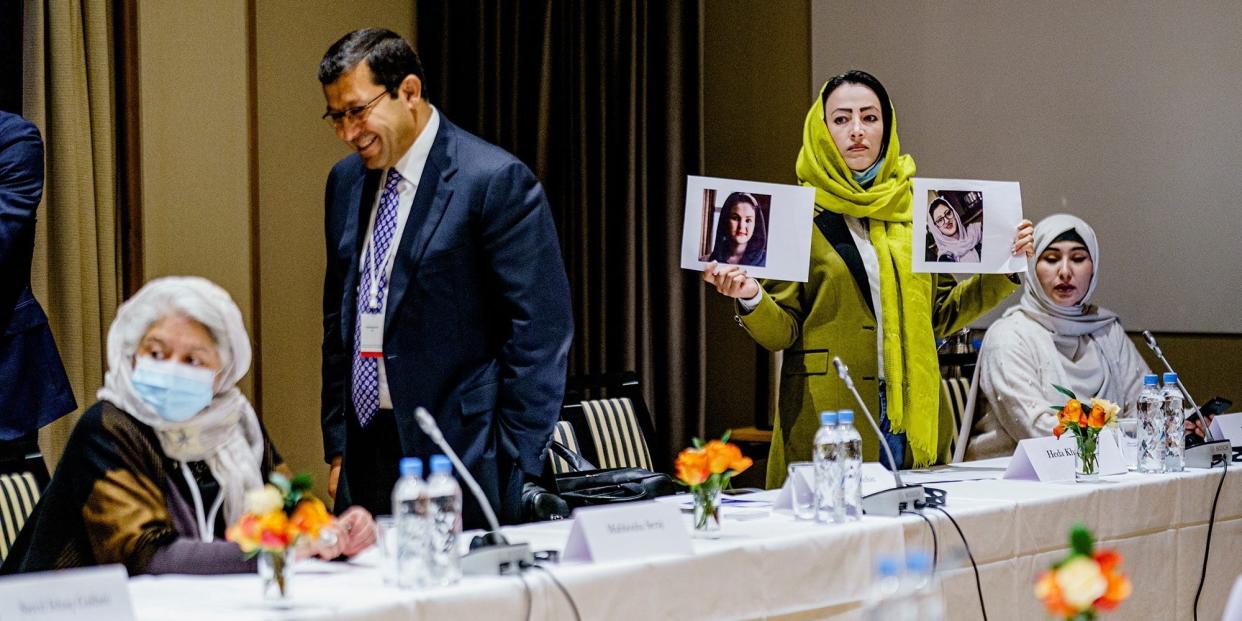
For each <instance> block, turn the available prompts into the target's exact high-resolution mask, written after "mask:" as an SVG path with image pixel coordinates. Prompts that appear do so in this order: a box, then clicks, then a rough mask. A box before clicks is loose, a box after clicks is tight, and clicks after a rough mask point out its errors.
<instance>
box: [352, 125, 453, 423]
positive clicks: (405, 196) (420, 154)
mask: <svg viewBox="0 0 1242 621" xmlns="http://www.w3.org/2000/svg"><path fill="white" fill-rule="evenodd" d="M439 130H440V113H439V111H437V110H436V108H435V106H431V118H430V119H428V120H427V126H426V127H424V128H423V132H422V133H421V134H419V135H418V138H416V139H415V140H414V144H412V145H410V148H409V149H408V150H407V151H406V152H405V155H402V156H401V159H399V160H397V165H396V166H393V168H395V169H396V170H397V172H398V173H400V175H401V181H400V182H398V183H397V230H395V231H393V234H392V242H390V244H389V247H390V248H392V250H391V251H390V257H391V258H390V259H389V261H388V262H387V263H386V264H385V265H384V275H385V278H386V279H387V280H388V284H389V285H390V286H391V285H392V266H393V264H394V263H396V256H397V250H398V249H399V248H400V247H401V234H402V233H404V232H405V223H406V221H407V220H409V219H410V209H411V208H412V207H413V206H414V195H415V194H416V193H418V181H419V179H421V178H422V176H423V168H424V167H425V166H426V165H427V156H429V155H430V154H431V145H432V144H433V143H434V142H435V140H436V133H437V132H438V131H439ZM387 175H388V172H387V171H384V176H382V177H381V178H380V191H378V192H376V193H375V203H374V204H372V206H371V218H370V221H369V222H368V223H367V237H366V241H365V243H364V244H363V246H362V253H363V254H362V255H361V256H360V258H359V261H358V272H359V274H361V272H362V266H363V265H364V264H363V261H367V260H368V259H369V257H368V256H367V249H368V248H369V247H371V236H372V235H374V234H375V214H376V212H377V211H378V210H379V202H380V199H381V198H382V197H383V195H384V191H383V180H384V179H385V178H386V177H387ZM358 280H359V283H358V295H365V288H364V286H363V283H362V282H361V281H362V278H361V277H359V279H358ZM390 293H391V291H390V290H385V291H384V300H383V302H382V303H381V304H380V312H381V313H383V314H385V315H386V314H387V312H388V297H389V295H390ZM377 362H378V363H379V364H378V366H379V407H380V408H381V409H386V410H391V409H392V396H391V395H390V394H389V393H388V372H387V370H386V369H385V368H384V359H383V358H379V360H378V361H377Z"/></svg>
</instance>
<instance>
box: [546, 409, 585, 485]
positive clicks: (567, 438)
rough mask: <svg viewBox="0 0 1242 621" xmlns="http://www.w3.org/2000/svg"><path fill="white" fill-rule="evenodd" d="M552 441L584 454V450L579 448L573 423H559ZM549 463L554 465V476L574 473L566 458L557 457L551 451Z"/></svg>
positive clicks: (553, 432) (563, 421)
mask: <svg viewBox="0 0 1242 621" xmlns="http://www.w3.org/2000/svg"><path fill="white" fill-rule="evenodd" d="M552 440H553V441H556V442H560V443H561V444H564V445H565V446H566V448H568V449H569V450H571V451H573V452H575V453H577V454H579V455H581V454H582V448H581V447H580V446H578V434H576V433H574V426H573V423H570V422H569V421H567V420H562V421H557V423H556V427H554V428H553V429H552ZM548 462H549V463H551V464H552V473H553V474H565V473H566V472H573V471H574V469H573V467H572V466H570V465H569V462H567V461H565V458H564V457H561V456H560V455H557V454H556V453H555V452H554V451H552V450H550V449H549V450H548Z"/></svg>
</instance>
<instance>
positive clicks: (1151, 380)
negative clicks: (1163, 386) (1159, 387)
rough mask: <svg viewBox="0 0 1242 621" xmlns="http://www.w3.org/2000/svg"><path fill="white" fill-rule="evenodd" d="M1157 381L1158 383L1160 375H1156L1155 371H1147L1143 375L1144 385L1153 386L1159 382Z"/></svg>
mask: <svg viewBox="0 0 1242 621" xmlns="http://www.w3.org/2000/svg"><path fill="white" fill-rule="evenodd" d="M1159 383H1160V376H1159V375H1156V374H1155V373H1148V374H1147V375H1144V376H1143V385H1144V386H1155V385H1156V384H1159Z"/></svg>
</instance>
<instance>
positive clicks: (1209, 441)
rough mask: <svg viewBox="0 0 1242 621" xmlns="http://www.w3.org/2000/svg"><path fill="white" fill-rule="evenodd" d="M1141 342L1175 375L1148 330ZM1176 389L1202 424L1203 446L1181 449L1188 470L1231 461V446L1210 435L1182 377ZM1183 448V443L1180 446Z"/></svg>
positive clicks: (1208, 426) (1184, 418)
mask: <svg viewBox="0 0 1242 621" xmlns="http://www.w3.org/2000/svg"><path fill="white" fill-rule="evenodd" d="M1143 340H1144V341H1146V342H1147V347H1148V348H1150V349H1151V351H1152V353H1153V354H1156V358H1158V359H1159V360H1160V362H1161V363H1163V364H1164V368H1165V369H1166V370H1167V371H1168V372H1169V373H1177V371H1174V370H1173V365H1171V364H1169V360H1168V358H1165V357H1164V352H1163V351H1161V350H1160V346H1159V345H1157V344H1156V337H1155V336H1152V333H1151V331H1150V330H1143ZM1177 387H1178V389H1179V390H1181V391H1182V394H1183V395H1186V400H1187V401H1189V402H1190V407H1192V408H1194V412H1195V414H1194V415H1195V416H1196V417H1197V418H1198V419H1199V422H1200V423H1202V424H1203V444H1200V445H1199V446H1195V447H1191V448H1183V451H1182V459H1183V460H1184V461H1185V463H1186V467H1188V468H1211V467H1212V466H1213V465H1215V463H1216V461H1217V458H1218V457H1219V458H1220V461H1221V462H1222V463H1224V462H1226V461H1229V460H1231V459H1233V445H1232V444H1231V443H1230V442H1229V440H1227V439H1221V440H1217V439H1216V438H1215V437H1213V434H1212V425H1211V424H1210V423H1208V420H1207V419H1206V418H1204V416H1203V412H1202V411H1201V410H1200V409H1199V404H1197V403H1195V398H1194V397H1192V396H1190V391H1189V390H1186V385H1185V384H1183V383H1182V377H1181V376H1180V375H1178V376H1177ZM1185 420H1186V417H1185V415H1184V414H1183V416H1182V422H1183V425H1184V424H1185ZM1182 446H1183V447H1185V441H1183V444H1182Z"/></svg>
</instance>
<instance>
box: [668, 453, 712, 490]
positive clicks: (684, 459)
mask: <svg viewBox="0 0 1242 621" xmlns="http://www.w3.org/2000/svg"><path fill="white" fill-rule="evenodd" d="M676 468H677V478H678V479H680V480H681V482H682V483H685V484H686V485H700V484H702V483H703V482H704V481H706V480H707V477H708V476H710V475H711V469H710V467H709V463H708V459H707V453H706V452H704V450H703V449H696V448H688V449H686V450H684V451H682V452H681V454H679V455H678V456H677V463H676Z"/></svg>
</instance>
